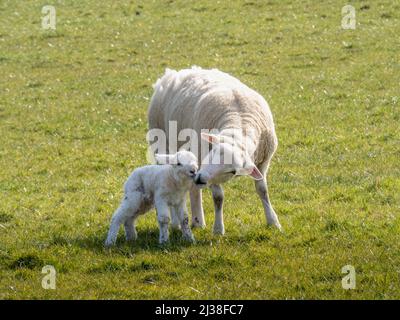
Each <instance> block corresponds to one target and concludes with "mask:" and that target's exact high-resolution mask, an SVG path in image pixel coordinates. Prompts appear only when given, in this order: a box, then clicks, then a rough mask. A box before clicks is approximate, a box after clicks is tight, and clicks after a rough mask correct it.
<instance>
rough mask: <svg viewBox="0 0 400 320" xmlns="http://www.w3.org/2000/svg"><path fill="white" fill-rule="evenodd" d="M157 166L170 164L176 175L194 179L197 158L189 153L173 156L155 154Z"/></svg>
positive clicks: (181, 152) (182, 152)
mask: <svg viewBox="0 0 400 320" xmlns="http://www.w3.org/2000/svg"><path fill="white" fill-rule="evenodd" d="M155 158H156V162H157V164H170V165H172V166H173V168H174V170H175V171H176V173H177V174H178V175H181V176H187V177H190V178H194V177H195V176H196V173H197V169H198V166H197V157H196V156H195V155H194V154H193V153H192V152H190V151H185V150H183V151H178V152H177V153H175V154H156V155H155Z"/></svg>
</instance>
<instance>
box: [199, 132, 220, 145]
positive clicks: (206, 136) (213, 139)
mask: <svg viewBox="0 0 400 320" xmlns="http://www.w3.org/2000/svg"><path fill="white" fill-rule="evenodd" d="M201 137H202V138H203V139H204V140H206V141H208V142H209V143H217V142H218V138H217V137H215V136H213V135H210V134H207V133H204V132H202V133H201Z"/></svg>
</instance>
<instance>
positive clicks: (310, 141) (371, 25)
mask: <svg viewBox="0 0 400 320" xmlns="http://www.w3.org/2000/svg"><path fill="white" fill-rule="evenodd" d="M348 3H349V4H351V5H353V6H354V7H355V9H356V19H357V28H356V29H355V30H344V29H342V28H341V20H342V15H341V9H342V7H343V6H344V5H346V4H348ZM47 4H51V5H54V6H55V8H56V10H57V11H56V12H57V25H56V27H57V29H56V30H55V31H53V30H42V28H41V17H42V16H43V14H42V13H41V9H42V6H43V5H47ZM0 17H1V19H0V298H1V299H92V298H95V299H109V298H110V299H116V298H122V299H150V298H161V299H189V298H190V299H234V298H242V299H293V298H294V299H332V298H333V299H399V298H400V277H399V273H400V216H399V214H400V196H399V195H400V167H399V163H400V161H399V159H400V143H399V142H400V132H399V123H400V112H399V107H400V86H399V83H400V61H399V52H400V42H399V33H400V20H399V19H400V3H398V2H397V3H396V1H391V0H379V1H372V0H369V1H348V2H346V1H338V0H329V1H311V0H308V1H294V0H292V1H290V0H267V1H256V0H253V1H229V2H228V1H219V2H217V1H211V0H207V1H204V0H199V1H193V2H189V1H183V0H180V1H175V0H169V1H141V2H136V1H114V2H112V1H96V0H88V1H80V0H79V1H78V0H73V1H67V0H65V1H56V0H53V1H36V0H35V1H21V0H18V1H14V0H8V1H7V0H1V1H0ZM191 65H199V66H202V67H205V68H208V67H216V68H219V69H221V70H223V71H226V72H229V73H231V74H232V75H234V76H236V77H238V78H239V79H241V80H242V81H243V82H245V83H246V84H248V85H249V86H251V87H253V88H255V89H256V90H257V91H259V92H260V93H261V94H262V95H263V96H264V97H265V98H266V100H267V101H268V102H269V104H270V106H271V109H272V112H273V114H274V117H275V122H276V127H277V134H278V138H279V142H280V144H279V148H278V151H277V153H276V156H275V158H274V160H273V162H272V166H271V170H270V174H269V185H270V196H271V200H272V204H273V205H274V207H275V210H276V212H277V213H278V215H279V217H280V220H281V223H282V226H283V229H284V232H282V233H280V232H278V231H276V230H274V229H271V228H268V227H266V223H265V218H264V213H263V209H262V206H261V203H260V202H259V200H258V197H257V195H256V194H255V192H254V186H253V182H252V181H251V179H250V178H245V177H242V178H238V179H237V180H234V181H232V182H230V183H228V184H226V185H225V194H226V199H225V223H226V224H225V226H226V231H227V232H226V235H225V236H224V237H217V236H213V235H212V230H211V229H212V223H213V205H212V200H211V196H210V192H209V191H206V192H205V196H204V206H205V211H206V220H207V228H206V229H205V230H198V229H196V230H195V231H194V234H195V237H196V239H197V243H196V244H195V245H187V244H185V243H183V242H182V241H181V240H180V235H179V234H173V236H172V241H171V244H170V245H168V246H166V247H159V246H158V244H157V236H158V227H157V223H156V219H155V214H154V213H152V214H149V215H147V216H145V217H144V218H143V219H141V220H139V222H138V227H137V228H138V232H139V240H138V241H137V242H136V243H134V244H126V243H125V242H124V239H123V234H122V230H121V233H120V236H119V240H118V245H117V247H116V248H115V249H112V250H106V249H104V248H103V242H104V240H105V236H106V232H107V229H108V226H109V219H110V217H111V215H112V213H113V211H114V210H115V209H116V207H117V206H118V204H119V201H120V198H121V196H122V184H123V182H124V181H125V179H126V177H127V176H128V174H129V173H130V172H131V170H133V169H134V168H135V167H137V166H140V165H143V164H145V163H146V150H147V144H146V140H145V134H146V131H147V120H146V112H147V107H148V103H149V99H150V97H151V94H152V87H151V85H152V83H154V82H155V80H156V79H157V78H158V77H159V76H160V75H161V74H163V72H164V69H165V68H166V67H170V68H174V69H180V68H185V67H189V66H191ZM44 265H53V266H54V267H55V268H56V271H57V289H56V290H45V289H43V288H42V286H41V281H42V277H43V276H44V275H43V274H42V273H41V271H42V267H43V266H44ZM345 265H352V266H354V268H355V270H356V288H355V289H354V290H344V289H343V288H342V277H343V276H344V274H342V273H341V269H342V267H343V266H345Z"/></svg>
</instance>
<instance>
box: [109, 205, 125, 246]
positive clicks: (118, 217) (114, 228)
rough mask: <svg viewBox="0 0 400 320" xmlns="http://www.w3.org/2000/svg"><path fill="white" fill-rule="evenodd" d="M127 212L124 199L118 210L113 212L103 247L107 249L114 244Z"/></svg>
mask: <svg viewBox="0 0 400 320" xmlns="http://www.w3.org/2000/svg"><path fill="white" fill-rule="evenodd" d="M129 212H130V206H129V203H128V201H127V200H126V199H124V200H123V201H122V203H121V205H120V206H119V208H118V209H117V210H116V211H115V213H114V215H113V217H112V218H111V225H110V230H109V231H108V236H107V240H106V242H105V245H106V246H107V247H109V246H112V245H114V244H115V241H116V240H117V236H118V230H119V227H120V225H121V224H122V223H124V222H125V220H126V218H127V216H128V214H129Z"/></svg>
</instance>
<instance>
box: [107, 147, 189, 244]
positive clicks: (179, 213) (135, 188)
mask: <svg viewBox="0 0 400 320" xmlns="http://www.w3.org/2000/svg"><path fill="white" fill-rule="evenodd" d="M155 158H156V161H157V163H159V164H162V165H148V166H144V167H140V168H138V169H136V170H134V171H133V172H132V174H131V175H130V177H129V178H128V180H127V181H126V183H125V187H124V189H125V196H124V198H123V200H122V203H121V205H120V207H119V208H118V209H117V211H116V212H115V213H114V215H113V217H112V219H111V226H110V230H109V232H108V236H107V240H106V242H105V245H106V246H111V245H113V244H115V241H116V238H117V234H118V230H119V227H120V225H121V224H124V227H125V234H126V239H127V240H135V239H136V238H137V233H136V229H135V220H136V219H137V217H138V216H139V215H141V214H144V213H146V212H148V211H149V210H151V209H152V208H153V207H155V208H156V211H157V219H158V223H159V227H160V238H159V242H160V243H165V242H167V241H168V236H169V233H168V225H169V221H170V213H171V215H172V221H173V222H174V221H179V224H180V228H181V230H182V234H183V237H184V239H185V240H187V241H191V242H193V241H194V237H193V235H192V231H191V230H190V226H189V222H188V214H187V210H186V195H187V192H188V190H189V189H190V187H191V186H192V184H193V178H194V177H195V175H196V171H197V158H196V156H195V155H194V154H193V153H191V152H189V151H179V152H177V153H175V154H173V155H166V154H164V155H161V154H157V155H155ZM170 211H171V212H170ZM175 227H177V226H175Z"/></svg>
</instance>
